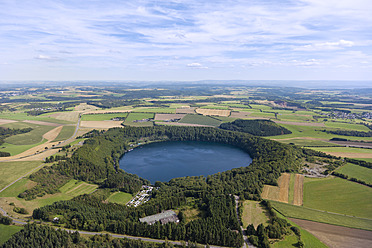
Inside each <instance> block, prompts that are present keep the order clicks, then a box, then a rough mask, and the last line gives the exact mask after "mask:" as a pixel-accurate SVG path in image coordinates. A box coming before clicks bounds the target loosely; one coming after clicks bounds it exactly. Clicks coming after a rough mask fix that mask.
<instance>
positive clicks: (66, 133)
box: [54, 126, 76, 141]
mask: <svg viewBox="0 0 372 248" xmlns="http://www.w3.org/2000/svg"><path fill="white" fill-rule="evenodd" d="M75 129H76V127H75V126H64V127H63V128H62V130H61V132H60V133H59V134H58V136H57V138H55V139H54V141H62V140H67V139H68V138H70V137H71V136H72V135H73V134H74V132H75Z"/></svg>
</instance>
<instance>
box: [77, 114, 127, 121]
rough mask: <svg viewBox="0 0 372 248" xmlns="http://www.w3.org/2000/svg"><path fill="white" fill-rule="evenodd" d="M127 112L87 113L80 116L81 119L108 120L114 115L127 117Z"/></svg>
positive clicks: (114, 116)
mask: <svg viewBox="0 0 372 248" xmlns="http://www.w3.org/2000/svg"><path fill="white" fill-rule="evenodd" d="M127 116H128V113H107V114H89V115H83V116H82V117H81V120H82V121H109V120H112V119H113V118H116V117H122V118H124V117H127Z"/></svg>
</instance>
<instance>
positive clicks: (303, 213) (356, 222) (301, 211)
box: [270, 201, 372, 231]
mask: <svg viewBox="0 0 372 248" xmlns="http://www.w3.org/2000/svg"><path fill="white" fill-rule="evenodd" d="M270 203H271V205H272V206H273V208H275V210H277V211H278V212H280V213H282V214H283V215H285V216H286V217H290V218H295V219H302V220H310V221H315V222H321V223H327V224H332V225H337V226H345V227H351V228H358V229H364V230H371V231H372V220H369V219H362V218H357V217H350V216H346V215H342V214H333V213H329V212H326V211H319V210H315V209H309V208H306V207H302V206H295V205H290V204H286V203H282V202H276V201H270Z"/></svg>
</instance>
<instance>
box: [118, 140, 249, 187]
mask: <svg viewBox="0 0 372 248" xmlns="http://www.w3.org/2000/svg"><path fill="white" fill-rule="evenodd" d="M251 162H252V159H251V157H250V156H249V155H248V154H247V153H246V152H244V151H242V150H241V149H239V148H237V147H234V146H230V145H225V144H219V143H210V142H199V141H169V142H159V143H152V144H149V145H145V146H142V147H138V148H136V149H134V150H133V151H130V152H128V153H126V154H125V155H124V156H123V157H122V158H121V160H120V168H121V169H123V170H125V171H126V172H128V173H133V174H137V175H138V176H140V177H142V178H145V179H147V180H150V182H151V183H155V181H163V182H165V181H169V180H170V179H172V178H175V177H184V176H200V175H204V176H207V175H211V174H215V173H217V172H222V171H227V170H230V169H232V168H238V167H242V166H248V165H249V164H250V163H251Z"/></svg>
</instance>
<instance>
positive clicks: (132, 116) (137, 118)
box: [124, 112, 155, 126]
mask: <svg viewBox="0 0 372 248" xmlns="http://www.w3.org/2000/svg"><path fill="white" fill-rule="evenodd" d="M154 116H155V114H154V113H132V112H131V113H129V115H128V117H127V118H126V119H125V122H124V124H125V125H128V126H153V122H152V121H151V120H152V119H154ZM146 119H149V120H150V121H143V122H142V120H146Z"/></svg>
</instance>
